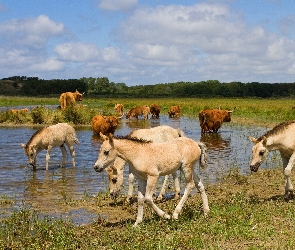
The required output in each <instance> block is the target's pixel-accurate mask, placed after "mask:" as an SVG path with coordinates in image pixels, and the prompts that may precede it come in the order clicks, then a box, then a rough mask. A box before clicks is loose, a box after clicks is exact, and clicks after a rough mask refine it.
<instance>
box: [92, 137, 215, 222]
mask: <svg viewBox="0 0 295 250" xmlns="http://www.w3.org/2000/svg"><path fill="white" fill-rule="evenodd" d="M100 136H101V137H102V138H103V140H104V142H103V144H102V145H101V148H100V154H99V156H98V159H97V161H96V163H95V164H94V169H95V170H96V171H97V172H101V171H102V170H103V169H104V168H106V167H108V166H111V165H112V164H113V162H114V161H115V159H116V158H117V157H120V158H122V159H123V160H125V161H126V162H127V163H128V164H129V167H130V169H131V172H132V173H133V174H134V175H135V176H136V177H137V178H138V214H137V219H136V222H135V224H134V226H137V225H138V224H139V223H140V222H142V219H143V205H144V202H145V201H146V203H147V204H148V205H149V206H150V207H151V208H152V209H153V210H154V211H155V212H156V213H157V214H158V215H159V216H160V217H163V218H166V219H170V215H168V214H166V213H165V212H164V211H163V210H161V209H160V208H159V207H158V206H157V205H156V204H155V203H154V202H153V193H154V189H155V186H156V184H157V180H158V178H159V176H164V175H169V174H172V173H175V171H176V170H178V169H181V170H182V171H183V173H184V177H185V181H186V187H185V191H184V194H183V196H182V198H181V200H180V201H179V203H178V205H177V206H176V208H175V210H174V212H173V218H174V219H178V215H179V213H180V212H181V210H182V207H183V205H184V203H185V201H186V200H187V198H188V196H189V194H190V192H191V191H192V189H193V188H194V187H195V186H196V187H197V189H198V190H199V191H200V193H201V198H202V201H203V210H204V213H205V215H207V213H208V212H209V206H208V198H207V195H206V193H205V188H204V186H203V183H202V181H201V179H200V178H199V177H198V175H197V174H196V173H195V172H194V167H195V164H196V162H197V161H198V160H200V159H203V158H202V157H201V154H202V150H201V149H200V147H199V145H198V143H197V142H195V141H193V140H191V139H189V138H187V137H179V138H177V139H173V140H170V141H168V142H162V143H155V142H147V141H144V140H139V139H136V138H130V137H129V138H114V137H113V136H112V135H110V136H104V135H103V134H101V135H100ZM200 164H201V165H203V164H205V163H204V162H201V161H200Z"/></svg>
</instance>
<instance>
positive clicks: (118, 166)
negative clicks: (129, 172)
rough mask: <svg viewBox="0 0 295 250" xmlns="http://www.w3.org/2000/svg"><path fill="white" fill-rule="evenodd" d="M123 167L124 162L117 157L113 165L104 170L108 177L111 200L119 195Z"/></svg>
mask: <svg viewBox="0 0 295 250" xmlns="http://www.w3.org/2000/svg"><path fill="white" fill-rule="evenodd" d="M124 167H125V161H124V160H122V159H121V158H118V157H117V158H116V160H115V162H114V165H112V166H110V167H107V168H106V171H107V173H108V177H109V187H110V194H111V196H112V197H113V198H116V197H118V195H119V193H120V189H121V186H122V184H123V172H124Z"/></svg>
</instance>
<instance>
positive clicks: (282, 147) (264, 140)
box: [250, 120, 295, 198]
mask: <svg viewBox="0 0 295 250" xmlns="http://www.w3.org/2000/svg"><path fill="white" fill-rule="evenodd" d="M294 135H295V120H293V121H286V122H283V123H280V124H278V125H277V126H275V127H274V128H273V129H272V130H270V131H268V132H267V133H266V134H264V135H263V136H261V137H259V138H258V139H256V138H253V137H251V136H250V140H251V141H252V142H253V143H254V146H253V148H252V162H251V165H250V169H251V171H253V172H257V171H258V168H259V166H260V165H261V163H262V162H263V161H264V160H265V159H266V157H267V154H268V152H270V151H274V150H279V152H280V154H281V157H282V160H283V172H284V178H285V197H286V198H288V197H289V196H290V197H293V185H292V182H291V178H290V176H291V171H292V168H293V166H294V164H295V140H294V138H293V137H294Z"/></svg>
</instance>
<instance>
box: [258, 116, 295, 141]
mask: <svg viewBox="0 0 295 250" xmlns="http://www.w3.org/2000/svg"><path fill="white" fill-rule="evenodd" d="M294 123H295V120H291V121H285V122H281V123H280V124H278V125H276V126H275V127H274V128H273V129H272V130H269V131H267V132H266V133H265V134H264V135H263V136H260V137H259V138H258V139H257V141H261V140H262V138H263V137H264V136H265V137H266V138H268V137H270V136H273V135H276V134H278V133H279V132H281V131H283V130H285V129H287V128H288V127H289V126H290V125H292V124H294Z"/></svg>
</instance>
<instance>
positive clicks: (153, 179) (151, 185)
mask: <svg viewBox="0 0 295 250" xmlns="http://www.w3.org/2000/svg"><path fill="white" fill-rule="evenodd" d="M157 181H158V176H151V175H149V176H148V179H147V185H146V193H145V201H146V203H147V205H148V206H149V207H151V208H152V209H153V210H154V211H155V212H156V213H157V215H159V216H160V217H163V218H165V219H170V215H168V214H166V213H165V212H164V211H163V210H161V209H160V208H159V207H158V206H157V205H156V204H155V203H154V201H153V194H154V190H155V187H156V184H157Z"/></svg>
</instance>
